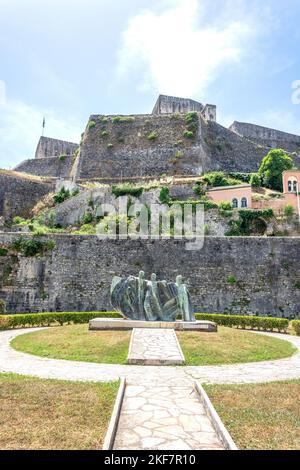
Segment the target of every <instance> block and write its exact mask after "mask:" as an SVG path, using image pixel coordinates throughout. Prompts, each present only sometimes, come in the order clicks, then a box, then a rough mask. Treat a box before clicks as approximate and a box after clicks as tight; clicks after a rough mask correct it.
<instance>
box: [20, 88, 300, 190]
mask: <svg viewBox="0 0 300 470" xmlns="http://www.w3.org/2000/svg"><path fill="white" fill-rule="evenodd" d="M192 111H196V112H197V113H198V119H197V122H196V123H195V131H194V136H193V138H190V139H189V138H186V137H184V132H185V128H186V124H185V120H184V117H185V114H186V113H189V112H192ZM216 116H217V109H216V106H215V105H210V104H209V105H208V104H207V105H205V106H204V105H202V104H201V103H198V102H197V101H194V100H190V99H183V98H176V97H169V96H164V95H160V96H159V97H158V100H157V102H156V104H155V106H154V108H153V111H152V113H151V114H143V115H132V116H103V115H92V116H91V117H90V119H89V121H88V125H87V127H86V130H85V132H84V135H83V136H82V142H81V144H80V146H79V145H78V144H75V143H70V142H64V141H59V140H57V139H50V138H47V137H41V139H40V141H39V143H38V146H37V150H36V154H35V158H34V159H31V160H25V161H24V162H22V163H20V164H19V165H18V166H17V167H16V168H15V170H16V171H18V172H22V173H29V174H31V175H37V176H45V177H54V178H72V179H73V180H74V181H80V180H90V179H92V180H95V179H103V180H104V179H107V178H123V179H131V178H133V177H148V176H151V177H158V176H160V175H162V174H167V175H199V174H201V173H203V172H207V171H214V170H222V171H240V172H251V171H257V169H258V168H259V165H260V163H261V159H262V158H263V157H264V156H265V155H266V153H267V151H268V149H269V148H283V149H284V150H287V151H288V152H291V153H294V162H295V165H296V166H297V167H300V137H299V136H296V135H292V134H288V133H285V132H281V131H277V130H273V129H267V128H264V127H261V126H256V125H253V124H244V123H238V122H234V123H233V124H232V125H231V126H230V127H229V129H227V128H225V127H223V126H221V125H220V124H218V123H217V117H216ZM176 151H180V152H181V154H182V155H181V158H178V159H177V160H176V161H175V160H174V153H176Z"/></svg>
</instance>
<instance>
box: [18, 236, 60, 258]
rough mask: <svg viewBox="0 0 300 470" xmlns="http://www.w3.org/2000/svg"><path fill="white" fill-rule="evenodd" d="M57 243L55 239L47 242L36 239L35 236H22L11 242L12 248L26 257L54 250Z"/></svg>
mask: <svg viewBox="0 0 300 470" xmlns="http://www.w3.org/2000/svg"><path fill="white" fill-rule="evenodd" d="M55 246H56V244H55V242H54V241H53V240H47V241H45V242H43V241H40V240H36V239H34V238H30V239H28V238H24V237H20V238H18V239H17V240H15V241H14V242H13V243H12V244H11V248H12V249H13V250H15V251H17V252H18V253H21V254H22V255H23V256H25V257H28V258H29V257H32V256H36V255H39V254H40V255H43V254H45V253H47V252H48V251H52V250H53V249H54V248H55Z"/></svg>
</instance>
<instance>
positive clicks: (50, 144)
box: [35, 136, 78, 158]
mask: <svg viewBox="0 0 300 470" xmlns="http://www.w3.org/2000/svg"><path fill="white" fill-rule="evenodd" d="M77 148H78V144H75V143H73V142H66V141H65V140H58V139H52V138H50V137H44V136H42V137H41V138H40V140H39V143H38V146H37V149H36V152H35V158H47V157H59V156H60V155H73V154H74V152H75V150H76V149H77Z"/></svg>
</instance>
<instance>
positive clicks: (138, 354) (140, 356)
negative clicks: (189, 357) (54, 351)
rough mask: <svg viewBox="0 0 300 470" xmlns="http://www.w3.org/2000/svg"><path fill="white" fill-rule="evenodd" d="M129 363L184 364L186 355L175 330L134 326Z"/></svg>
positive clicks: (153, 364) (152, 364) (154, 364)
mask: <svg viewBox="0 0 300 470" xmlns="http://www.w3.org/2000/svg"><path fill="white" fill-rule="evenodd" d="M127 363H128V364H139V365H149V366H150V365H151V366H160V365H161V366H167V365H181V364H184V355H183V353H182V351H181V347H180V345H179V342H178V339H177V336H176V333H175V331H174V330H170V329H165V328H159V329H157V328H145V329H143V328H134V329H133V330H132V334H131V340H130V346H129V353H128V358H127Z"/></svg>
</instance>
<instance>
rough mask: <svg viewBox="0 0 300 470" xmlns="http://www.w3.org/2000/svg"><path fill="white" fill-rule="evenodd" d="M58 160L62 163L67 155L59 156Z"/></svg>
mask: <svg viewBox="0 0 300 470" xmlns="http://www.w3.org/2000/svg"><path fill="white" fill-rule="evenodd" d="M58 158H59V160H60V161H61V162H64V161H65V159H66V158H67V155H64V154H63V155H60V156H59V157H58Z"/></svg>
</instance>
